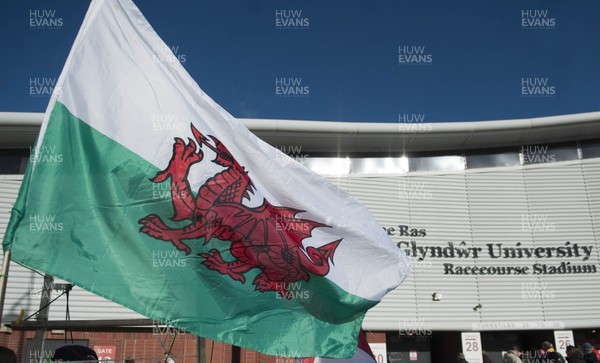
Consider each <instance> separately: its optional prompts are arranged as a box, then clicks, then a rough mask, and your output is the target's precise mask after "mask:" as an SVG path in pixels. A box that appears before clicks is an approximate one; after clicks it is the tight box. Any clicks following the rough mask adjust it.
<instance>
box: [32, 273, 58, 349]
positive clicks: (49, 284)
mask: <svg viewBox="0 0 600 363" xmlns="http://www.w3.org/2000/svg"><path fill="white" fill-rule="evenodd" d="M53 287H54V276H52V275H49V274H45V275H44V286H43V287H42V297H41V298H40V312H39V313H38V316H37V321H43V322H48V315H49V312H50V305H48V303H50V300H51V297H52V296H51V295H52V288H53ZM46 305H48V306H46ZM44 306H46V307H45V308H44ZM45 332H46V327H45V326H44V327H40V328H38V329H37V330H36V331H35V337H34V338H33V352H35V353H37V354H39V357H45V355H44V333H45Z"/></svg>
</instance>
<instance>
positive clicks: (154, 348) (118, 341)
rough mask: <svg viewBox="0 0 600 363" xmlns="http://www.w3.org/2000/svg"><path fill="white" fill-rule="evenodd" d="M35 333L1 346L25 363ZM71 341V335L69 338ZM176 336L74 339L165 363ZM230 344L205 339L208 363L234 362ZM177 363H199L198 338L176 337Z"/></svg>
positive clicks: (266, 360) (261, 362) (249, 358)
mask: <svg viewBox="0 0 600 363" xmlns="http://www.w3.org/2000/svg"><path fill="white" fill-rule="evenodd" d="M34 335H35V332H33V331H13V333H11V334H4V333H0V345H3V346H5V347H9V348H11V349H12V350H14V351H15V352H16V353H17V356H18V357H19V362H24V354H25V341H26V339H30V338H33V337H34ZM68 336H69V339H70V334H69V335H68ZM173 337H175V335H174V334H169V333H165V332H163V333H162V334H160V333H152V332H73V339H74V340H78V339H80V340H88V341H89V344H88V345H89V347H91V348H93V347H94V346H97V345H105V346H106V345H108V346H115V347H116V359H117V360H119V361H120V362H119V363H123V360H124V359H135V363H156V362H161V363H162V357H163V353H164V349H163V347H162V345H161V342H162V344H164V346H165V347H166V348H167V349H168V348H169V347H170V346H171V342H172V341H173ZM45 338H46V339H64V338H65V335H62V334H58V335H57V334H52V333H50V332H46V336H45ZM367 340H368V341H369V342H370V343H385V333H380V332H367ZM65 344H69V343H65ZM232 351H233V350H232V347H231V345H229V344H223V343H219V342H213V341H211V340H206V344H205V357H206V363H232V361H233V356H232V355H233V352H232ZM171 352H172V357H173V359H174V360H175V361H176V362H177V363H197V362H198V358H197V338H196V336H195V335H192V334H177V335H176V338H175V343H174V344H173V348H172V350H171ZM288 362H291V360H289V361H288V360H287V359H285V358H280V359H279V362H277V357H275V356H268V355H264V354H260V353H257V352H254V351H251V350H247V349H241V350H240V363H288Z"/></svg>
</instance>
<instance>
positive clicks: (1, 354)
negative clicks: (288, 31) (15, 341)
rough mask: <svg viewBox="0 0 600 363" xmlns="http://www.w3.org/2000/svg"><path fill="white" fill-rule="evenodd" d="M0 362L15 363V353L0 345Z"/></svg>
mask: <svg viewBox="0 0 600 363" xmlns="http://www.w3.org/2000/svg"><path fill="white" fill-rule="evenodd" d="M0 362H2V363H17V355H16V354H15V352H14V351H13V350H12V349H10V348H7V347H0Z"/></svg>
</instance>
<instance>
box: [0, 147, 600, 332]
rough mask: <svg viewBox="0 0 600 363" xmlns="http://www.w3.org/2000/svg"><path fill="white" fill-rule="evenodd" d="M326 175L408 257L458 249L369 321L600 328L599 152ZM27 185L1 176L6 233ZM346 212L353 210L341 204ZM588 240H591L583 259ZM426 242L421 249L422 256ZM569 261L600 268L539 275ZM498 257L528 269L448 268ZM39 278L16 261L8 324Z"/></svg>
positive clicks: (369, 324) (90, 301) (411, 325)
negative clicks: (536, 252) (525, 251)
mask: <svg viewBox="0 0 600 363" xmlns="http://www.w3.org/2000/svg"><path fill="white" fill-rule="evenodd" d="M328 179H329V180H330V181H332V182H333V183H334V184H337V185H339V186H340V187H341V188H342V189H344V190H346V191H348V192H349V193H350V194H352V195H354V196H355V197H357V198H358V199H360V200H361V201H363V202H364V203H365V204H366V205H367V206H368V208H369V209H370V210H371V212H372V213H373V214H374V215H375V217H376V218H377V219H378V220H379V222H380V223H381V225H382V226H383V227H384V228H386V230H387V231H388V234H390V235H391V238H392V239H393V240H394V241H395V242H396V243H400V242H402V243H401V245H402V247H403V248H406V249H409V250H411V254H412V243H414V244H415V246H416V247H418V248H426V247H430V248H432V247H440V251H439V252H442V253H444V251H445V253H446V254H448V255H449V256H453V257H439V256H435V257H432V256H431V255H430V253H431V252H430V251H428V252H427V253H429V254H426V256H425V257H424V258H423V259H422V260H419V259H418V257H413V264H414V273H413V274H412V275H411V276H410V277H409V278H408V279H407V281H405V282H404V284H403V285H401V286H400V287H399V288H398V289H396V290H395V291H393V292H392V293H390V294H389V295H388V296H387V297H386V298H385V299H384V301H383V302H382V303H381V304H379V305H378V306H376V307H375V308H373V309H372V310H371V311H370V312H369V314H367V318H366V320H365V327H366V328H367V329H378V330H379V329H381V330H393V331H397V330H404V331H405V333H406V332H409V331H415V330H416V331H417V332H419V331H428V330H460V331H464V330H472V329H473V330H517V329H540V328H549V329H558V328H567V329H569V328H584V327H597V326H599V325H600V318H599V317H598V314H597V310H596V307H597V305H598V301H600V289H598V288H597V286H598V285H599V283H600V268H599V267H598V265H599V262H600V245H599V243H598V242H597V241H598V238H597V234H598V231H597V228H598V227H597V226H595V223H596V222H597V221H598V220H599V218H600V158H596V159H584V160H574V161H568V162H557V163H545V164H536V165H529V166H519V167H509V168H490V169H471V170H466V171H459V172H451V173H449V172H446V173H441V172H429V173H409V174H404V175H385V176H377V175H344V176H335V177H328ZM19 184H20V177H1V176H0V237H1V236H2V234H3V232H4V229H5V227H6V223H7V222H8V217H9V211H10V208H11V205H12V203H13V201H14V199H15V197H16V194H17V189H18V186H19ZM346 212H348V213H351V211H340V213H346ZM402 233H404V234H408V235H401V234H402ZM411 234H412V235H411ZM518 243H520V244H521V245H520V247H523V248H538V247H541V248H544V249H546V248H557V247H561V248H563V249H564V248H565V247H570V248H572V247H573V246H574V245H575V244H577V245H578V246H579V254H580V256H571V257H568V256H563V257H560V258H558V257H545V256H542V257H532V258H527V257H521V258H519V257H514V258H504V257H502V256H498V252H497V250H498V248H499V247H504V248H515V247H519V246H518V245H517V244H518ZM567 243H568V244H567ZM582 246H586V247H589V246H591V248H592V250H591V255H590V256H589V259H587V260H585V261H584V258H585V254H584V253H583V250H582V248H581V247H582ZM451 247H453V248H451ZM490 250H491V252H492V254H491V255H490ZM424 251H425V250H419V249H417V250H416V252H417V254H419V253H421V252H424ZM474 251H476V252H477V257H476V258H474V255H473V253H474ZM467 253H468V256H466V254H467ZM461 254H462V255H463V257H459V256H460V255H461ZM562 262H564V263H570V264H571V265H572V266H574V265H586V266H594V268H595V269H596V272H595V273H587V274H555V275H549V274H536V273H533V271H534V270H533V266H534V265H535V264H539V266H542V265H547V266H559V265H560V264H561V263H562ZM450 264H451V265H452V266H451V267H452V268H450V267H449V266H450ZM490 266H494V267H502V266H504V267H509V266H510V267H515V266H516V267H519V268H523V267H527V268H528V269H529V270H528V273H526V274H521V275H514V274H513V275H481V274H480V275H457V274H452V273H450V272H448V273H446V272H447V271H455V270H454V269H455V268H456V267H461V268H464V267H471V268H484V267H490ZM449 268H450V270H447V269H449ZM539 268H542V267H539ZM41 287H42V277H41V276H40V275H37V274H35V273H33V272H31V271H29V270H26V269H24V268H22V267H20V266H17V265H15V264H13V265H12V266H11V272H10V278H9V285H8V291H7V304H6V307H5V314H4V321H5V322H8V321H11V320H13V319H14V318H15V317H16V315H17V314H18V311H19V310H20V309H21V308H24V309H25V310H26V311H27V313H28V314H30V313H32V312H34V311H35V310H37V308H38V304H39V290H41ZM433 293H438V294H442V299H441V301H433V299H432V294H433ZM60 301H61V302H59V303H55V305H54V306H53V308H52V309H51V319H60V320H62V319H64V313H65V306H64V300H63V299H60ZM56 304H57V305H56ZM479 306H481V307H480V308H479ZM70 308H71V317H72V319H119V318H120V319H125V318H140V317H141V316H140V315H138V314H136V313H134V312H131V311H129V310H127V309H125V308H123V307H120V306H119V305H116V304H114V303H111V302H109V301H107V300H105V299H102V298H100V297H97V296H95V295H92V294H89V293H87V292H85V291H82V290H81V289H78V288H75V289H74V290H73V292H72V295H71V306H70Z"/></svg>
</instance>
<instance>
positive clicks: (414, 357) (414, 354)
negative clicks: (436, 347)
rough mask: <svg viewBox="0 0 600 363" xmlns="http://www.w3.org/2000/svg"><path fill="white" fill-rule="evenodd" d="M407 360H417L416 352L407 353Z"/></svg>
mask: <svg viewBox="0 0 600 363" xmlns="http://www.w3.org/2000/svg"><path fill="white" fill-rule="evenodd" d="M408 358H409V359H410V360H418V356H417V351H416V350H411V351H410V352H409V353H408Z"/></svg>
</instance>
